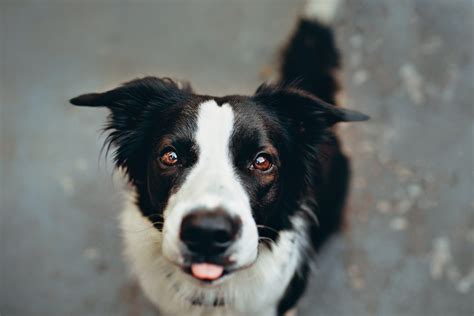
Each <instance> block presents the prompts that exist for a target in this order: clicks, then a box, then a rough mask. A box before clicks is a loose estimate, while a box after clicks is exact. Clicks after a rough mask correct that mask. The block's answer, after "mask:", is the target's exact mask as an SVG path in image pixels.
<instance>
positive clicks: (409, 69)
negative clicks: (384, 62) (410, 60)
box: [400, 64, 425, 105]
mask: <svg viewBox="0 0 474 316" xmlns="http://www.w3.org/2000/svg"><path fill="white" fill-rule="evenodd" d="M400 77H401V78H402V80H403V83H404V84H405V89H406V90H407V92H408V96H409V97H410V99H411V100H412V102H413V103H414V104H415V105H422V104H423V102H424V101H425V96H424V94H423V86H422V85H423V78H422V77H421V75H420V74H419V72H418V70H417V69H416V67H415V65H413V64H405V65H403V66H402V67H401V68H400Z"/></svg>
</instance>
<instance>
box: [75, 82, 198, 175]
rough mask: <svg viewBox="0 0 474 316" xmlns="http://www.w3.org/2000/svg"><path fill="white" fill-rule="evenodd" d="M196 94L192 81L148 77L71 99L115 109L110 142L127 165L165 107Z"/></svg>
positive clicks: (120, 162) (117, 157)
mask: <svg viewBox="0 0 474 316" xmlns="http://www.w3.org/2000/svg"><path fill="white" fill-rule="evenodd" d="M191 96H192V90H191V87H190V86H189V84H180V83H177V82H174V81H172V80H171V79H168V78H165V79H160V78H156V77H145V78H141V79H135V80H133V81H130V82H127V83H125V84H123V85H121V86H120V87H118V88H115V89H113V90H110V91H106V92H102V93H88V94H83V95H80V96H78V97H75V98H73V99H71V100H70V102H71V103H72V104H73V105H77V106H90V107H106V108H108V109H109V110H110V111H111V114H110V116H109V120H108V122H107V125H106V127H105V129H106V130H108V131H109V132H110V133H109V135H108V138H107V141H106V144H108V147H107V150H108V148H110V145H111V144H113V145H115V146H116V147H117V151H116V153H115V160H116V163H117V165H118V166H120V167H126V166H125V165H126V163H127V161H128V160H129V158H130V157H131V156H133V155H134V154H135V153H136V152H139V150H140V149H139V148H140V146H141V145H142V144H143V143H144V142H145V140H146V136H147V135H149V133H147V131H148V130H149V129H150V128H152V127H153V126H156V120H157V119H159V117H160V113H161V112H162V111H161V109H164V108H167V107H168V106H171V105H173V104H177V103H180V102H184V101H186V100H187V99H188V98H190V97H191Z"/></svg>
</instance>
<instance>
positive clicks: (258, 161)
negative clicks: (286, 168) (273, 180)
mask: <svg viewBox="0 0 474 316" xmlns="http://www.w3.org/2000/svg"><path fill="white" fill-rule="evenodd" d="M272 167H273V162H272V158H271V157H270V156H269V155H268V154H259V155H258V156H257V158H255V160H254V161H253V163H252V165H251V166H250V168H251V169H254V170H259V171H262V172H265V171H269V170H270V169H272Z"/></svg>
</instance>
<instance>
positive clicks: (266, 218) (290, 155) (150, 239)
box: [71, 20, 368, 316]
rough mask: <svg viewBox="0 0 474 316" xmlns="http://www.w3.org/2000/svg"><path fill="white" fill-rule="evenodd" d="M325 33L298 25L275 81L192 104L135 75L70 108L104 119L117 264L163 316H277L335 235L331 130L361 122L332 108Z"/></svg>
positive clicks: (192, 98) (343, 185)
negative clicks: (126, 265)
mask: <svg viewBox="0 0 474 316" xmlns="http://www.w3.org/2000/svg"><path fill="white" fill-rule="evenodd" d="M338 66H339V56H338V52H337V50H336V48H335V45H334V40H333V35H332V31H331V30H330V29H329V27H326V26H324V25H323V24H321V23H319V22H316V21H309V20H302V21H300V23H299V25H298V28H297V30H296V32H295V34H294V35H293V37H292V38H291V39H290V42H289V45H288V46H287V48H286V49H285V51H284V54H283V64H282V67H281V79H280V81H279V83H278V84H273V85H262V86H261V87H259V88H258V89H257V91H256V92H255V94H254V95H251V96H242V95H231V96H225V97H215V96H209V95H199V94H196V93H195V92H194V91H192V89H191V88H190V87H189V85H187V84H184V85H182V84H179V83H176V82H174V81H172V80H170V79H160V78H155V77H146V78H143V79H137V80H133V81H130V82H128V83H125V84H124V85H122V86H120V87H118V88H116V89H114V90H111V91H107V92H104V93H91V94H84V95H81V96H78V97H76V98H73V99H72V100H71V103H72V104H74V105H78V106H92V107H101V106H104V107H107V108H108V109H110V111H111V115H110V118H109V121H108V127H107V129H108V130H109V131H110V134H109V137H108V142H109V144H110V145H112V146H114V147H115V148H116V152H115V162H116V165H117V167H118V168H120V169H122V170H124V171H125V173H126V175H127V178H128V180H129V182H130V184H131V187H132V191H133V193H132V195H133V197H132V198H131V199H130V201H129V203H128V205H127V207H126V208H125V210H124V212H123V214H122V218H121V223H122V229H123V233H124V238H125V247H126V250H125V252H126V256H127V257H128V259H129V261H130V263H131V266H132V269H133V272H134V274H135V275H136V276H137V278H138V279H139V282H140V284H141V286H142V288H143V290H144V292H145V293H146V295H147V296H148V298H149V299H150V300H151V301H152V302H153V303H154V304H155V305H156V306H157V308H158V309H159V311H160V312H161V313H162V314H164V315H272V316H273V315H283V314H285V313H286V312H287V311H289V310H290V309H292V308H293V307H294V306H295V305H296V303H297V301H298V299H299V298H300V296H301V295H302V293H303V291H304V288H305V285H306V282H307V279H308V272H309V264H310V259H311V256H312V254H313V253H314V252H315V251H316V250H317V249H318V248H319V247H320V246H321V245H322V243H323V242H324V241H325V240H326V239H327V238H328V237H329V236H330V235H331V234H332V233H334V232H335V231H337V230H338V228H339V227H340V224H341V220H342V213H343V212H342V210H343V206H344V200H345V195H346V191H347V185H348V179H349V166H348V160H347V158H346V157H345V156H344V154H343V153H342V152H341V149H340V146H339V144H338V141H337V138H336V136H335V134H334V132H333V131H332V126H333V125H334V124H336V123H338V122H348V121H362V120H366V119H367V118H368V117H367V116H366V115H363V114H361V113H358V112H355V111H350V110H346V109H342V108H339V107H336V106H333V105H331V104H334V103H335V100H334V99H335V93H336V92H337V90H338V87H337V82H336V79H335V76H334V73H335V71H336V70H337V68H338Z"/></svg>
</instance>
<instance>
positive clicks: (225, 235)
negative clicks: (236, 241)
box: [214, 229, 232, 244]
mask: <svg viewBox="0 0 474 316" xmlns="http://www.w3.org/2000/svg"><path fill="white" fill-rule="evenodd" d="M231 233H232V232H231V231H229V230H222V229H221V230H216V231H215V232H214V241H215V242H216V243H218V244H228V243H230V242H231V241H232V235H231Z"/></svg>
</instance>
